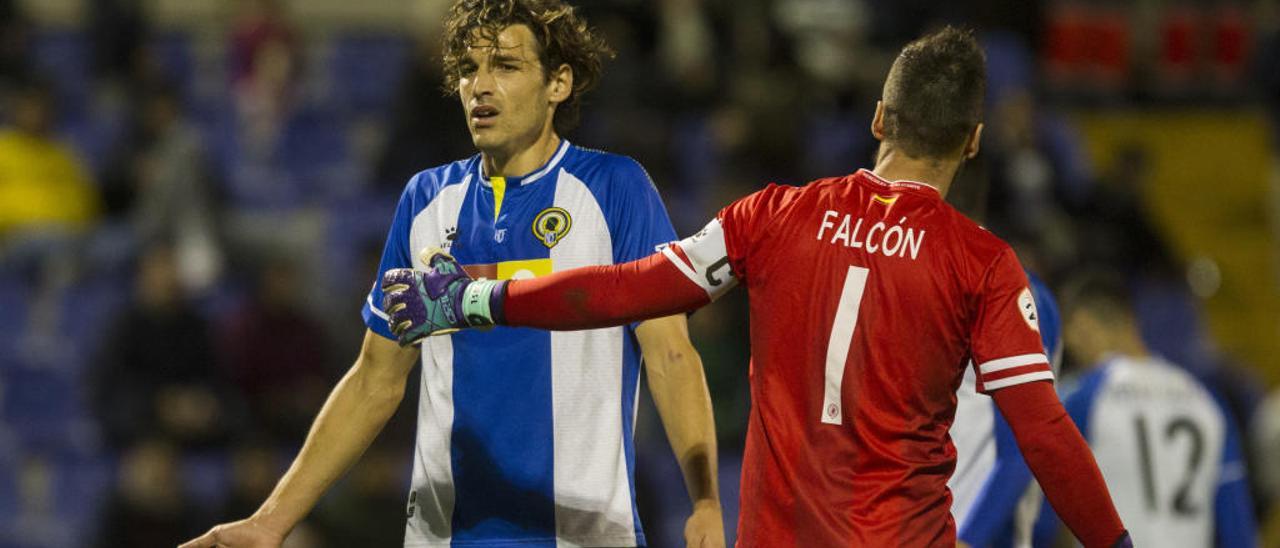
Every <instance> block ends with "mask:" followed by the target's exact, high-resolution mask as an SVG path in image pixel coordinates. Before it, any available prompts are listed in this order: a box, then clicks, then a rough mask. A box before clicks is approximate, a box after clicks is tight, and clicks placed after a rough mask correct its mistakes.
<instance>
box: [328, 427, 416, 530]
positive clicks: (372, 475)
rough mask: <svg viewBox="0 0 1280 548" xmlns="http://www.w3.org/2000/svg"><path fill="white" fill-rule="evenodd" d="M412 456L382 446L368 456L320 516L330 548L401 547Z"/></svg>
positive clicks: (350, 475) (362, 460) (361, 461)
mask: <svg viewBox="0 0 1280 548" xmlns="http://www.w3.org/2000/svg"><path fill="white" fill-rule="evenodd" d="M407 456H408V453H405V452H403V451H400V450H398V449H396V448H387V447H384V446H381V445H378V446H375V447H373V448H371V449H370V450H369V451H368V452H366V453H365V455H364V458H362V459H361V460H360V463H359V464H357V465H356V467H355V468H354V469H353V470H351V473H350V474H348V475H347V478H346V480H344V481H343V483H342V484H341V485H339V486H338V488H337V489H335V492H334V493H333V495H332V496H331V497H330V500H328V501H327V502H326V503H325V504H324V505H323V506H321V507H320V508H319V509H318V511H317V513H318V514H319V515H318V516H317V517H318V518H319V522H320V524H319V529H321V530H322V531H324V538H325V540H326V541H327V543H328V545H329V546H333V547H338V546H386V547H392V546H401V545H403V544H404V522H405V520H404V514H403V513H402V512H391V511H389V510H392V509H402V508H404V507H405V497H404V496H403V495H402V492H403V489H404V487H403V486H404V482H405V481H406V480H407V472H408V470H409V469H410V464H409V461H408V458H407Z"/></svg>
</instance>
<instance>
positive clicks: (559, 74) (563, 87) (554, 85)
mask: <svg viewBox="0 0 1280 548" xmlns="http://www.w3.org/2000/svg"><path fill="white" fill-rule="evenodd" d="M571 93H573V68H572V67H570V66H569V65H568V64H567V63H566V64H563V65H560V66H559V67H557V68H556V69H555V70H553V71H551V75H550V77H549V78H548V79H547V99H548V100H550V101H551V102H552V103H553V104H557V105H558V104H560V103H563V102H565V101H567V100H569V95H570V94H571Z"/></svg>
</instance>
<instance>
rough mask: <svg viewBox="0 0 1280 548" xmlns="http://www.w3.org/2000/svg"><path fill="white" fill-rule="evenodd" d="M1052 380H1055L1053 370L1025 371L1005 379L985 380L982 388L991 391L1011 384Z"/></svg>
mask: <svg viewBox="0 0 1280 548" xmlns="http://www.w3.org/2000/svg"><path fill="white" fill-rule="evenodd" d="M1051 380H1053V372H1052V371H1036V372H1034V373H1023V374H1021V375H1014V376H1012V377H1008V378H1005V379H998V380H994V381H987V382H983V383H982V389H983V390H985V391H987V392H990V391H992V390H999V389H1001V388H1008V387H1010V386H1016V385H1019V384H1024V383H1028V382H1034V381H1051Z"/></svg>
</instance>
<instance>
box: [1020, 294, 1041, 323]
mask: <svg viewBox="0 0 1280 548" xmlns="http://www.w3.org/2000/svg"><path fill="white" fill-rule="evenodd" d="M1018 313H1020V314H1022V319H1023V321H1025V322H1027V327H1030V328H1031V329H1033V330H1035V332H1036V333H1039V332H1040V313H1039V312H1038V311H1037V310H1036V300H1035V298H1033V297H1032V296H1031V289H1030V288H1026V287H1024V288H1022V293H1019V294H1018Z"/></svg>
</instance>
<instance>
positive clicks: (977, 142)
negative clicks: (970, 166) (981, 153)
mask: <svg viewBox="0 0 1280 548" xmlns="http://www.w3.org/2000/svg"><path fill="white" fill-rule="evenodd" d="M982 128H983V124H982V122H978V126H977V127H975V128H973V133H970V134H969V141H968V142H967V143H965V144H964V159H966V160H972V159H973V157H974V156H977V155H978V150H979V149H981V148H982V146H981V145H982Z"/></svg>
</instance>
